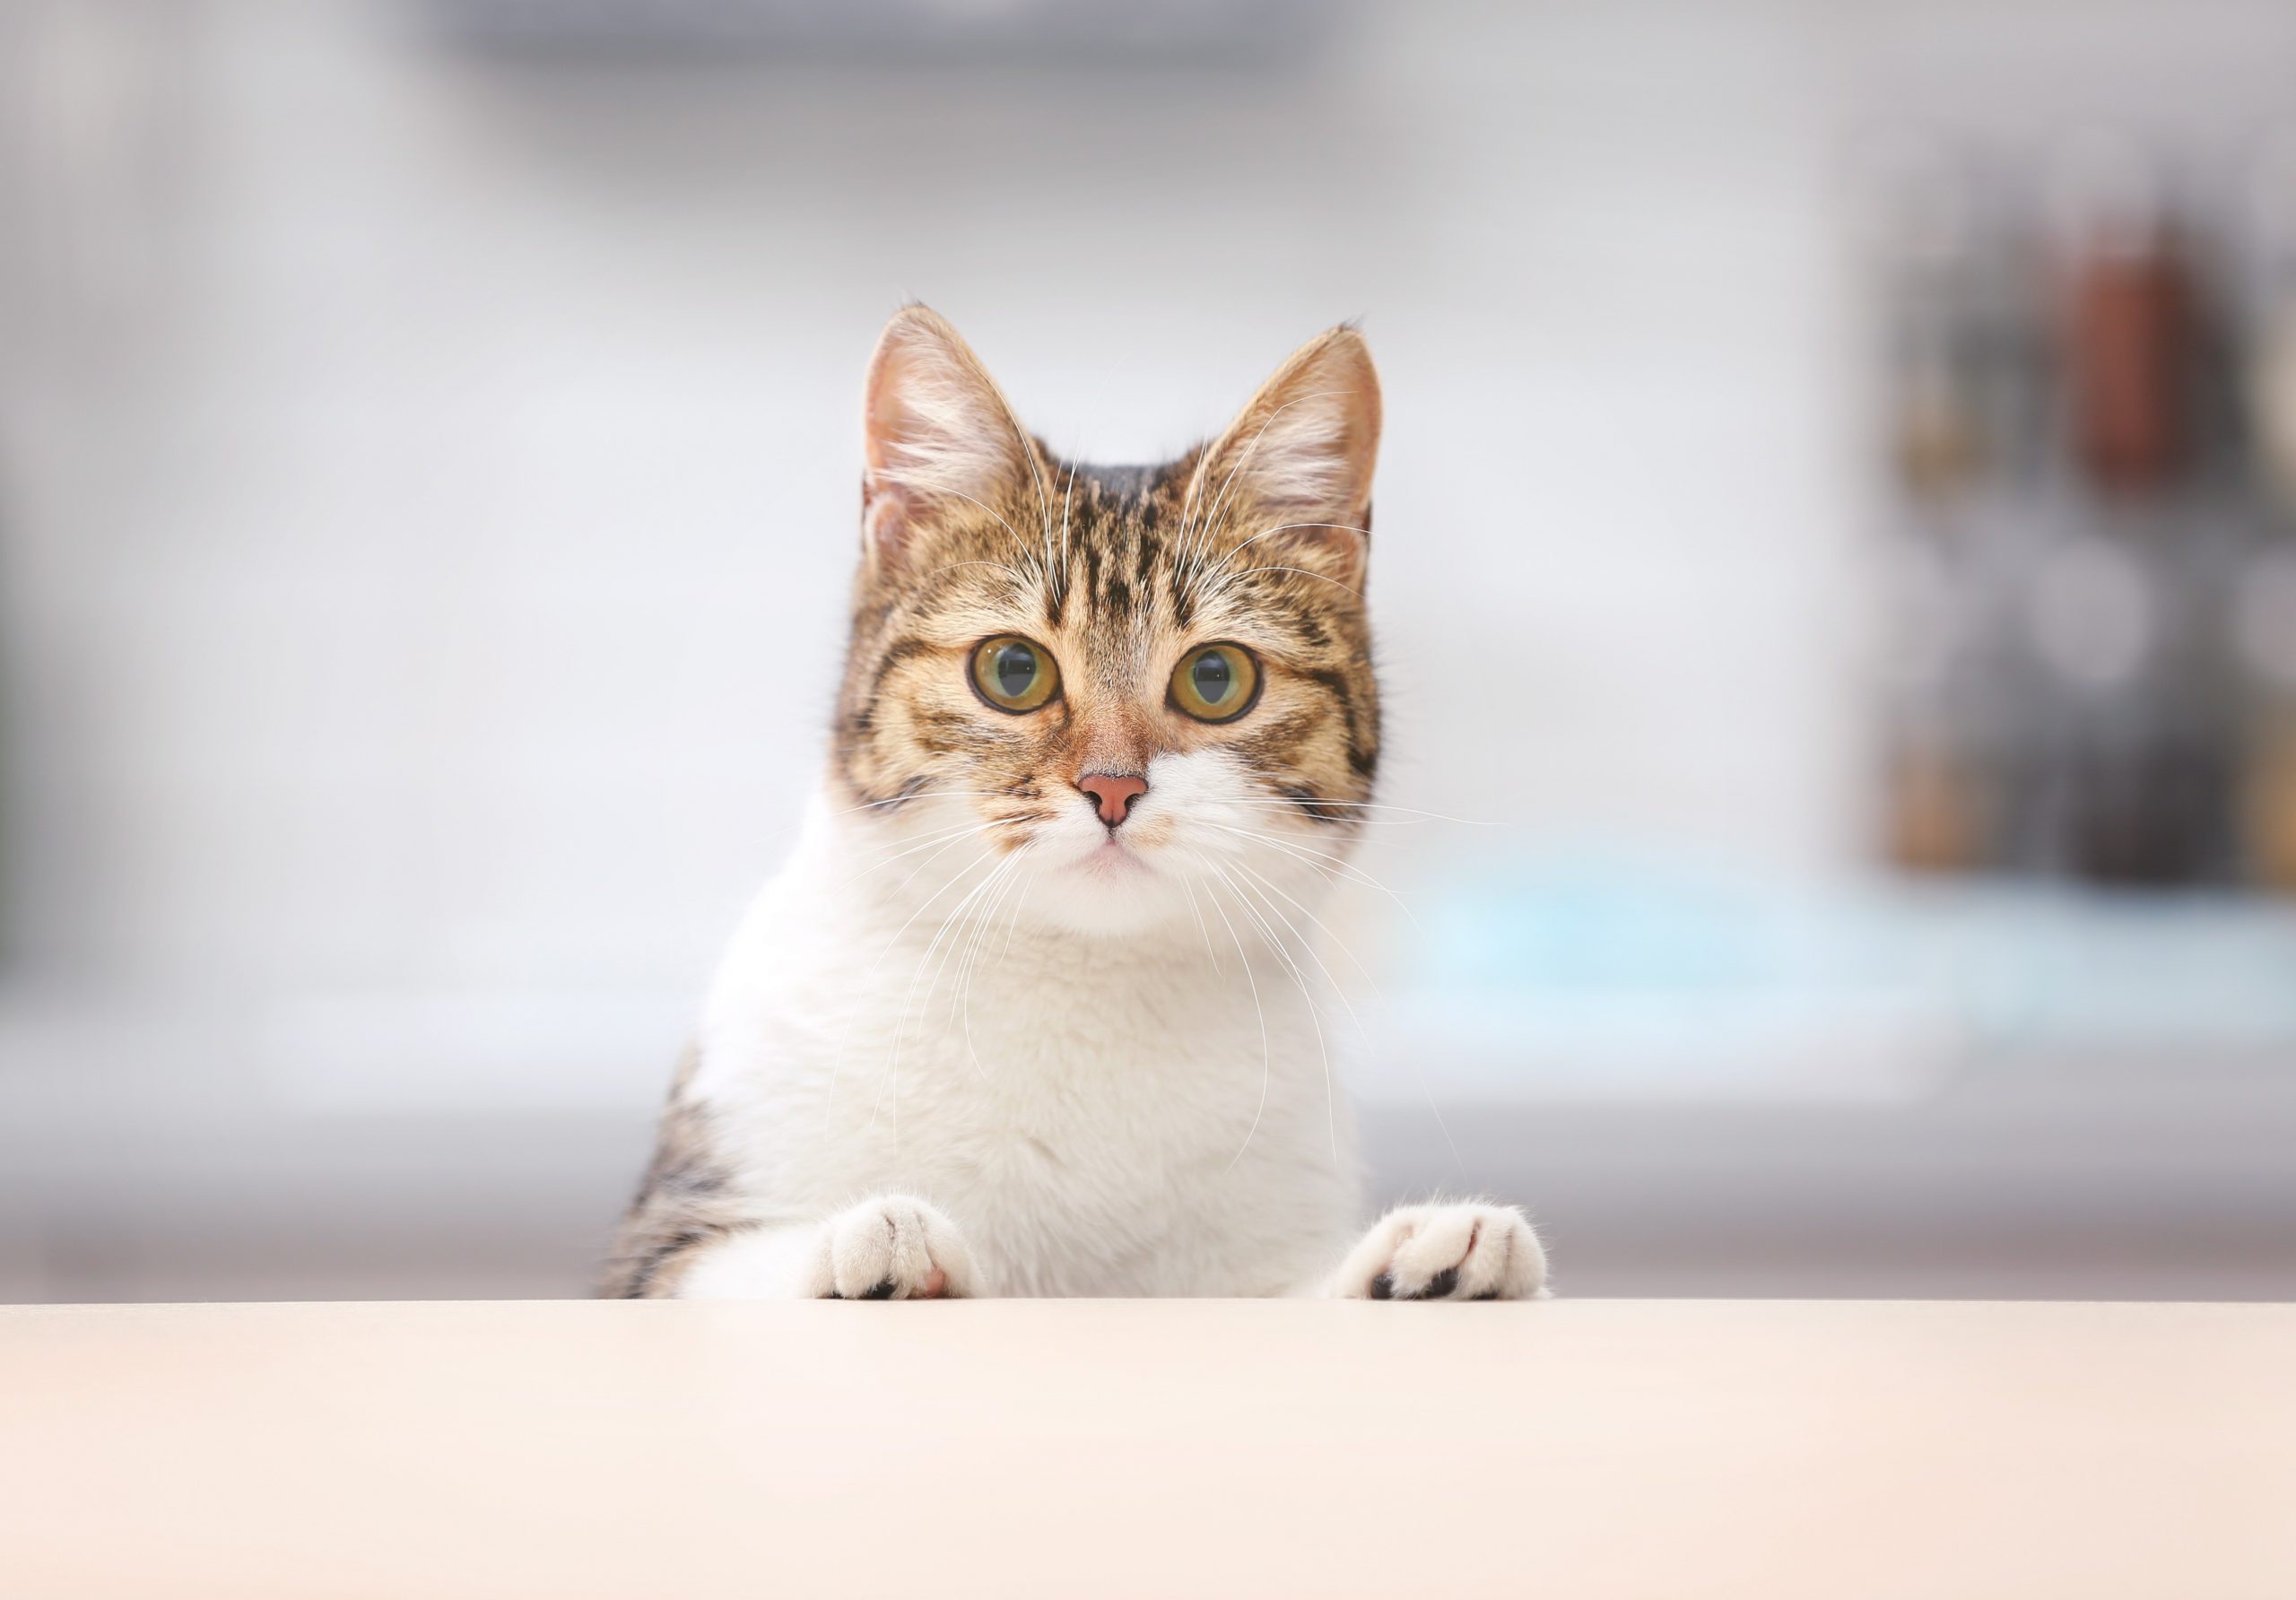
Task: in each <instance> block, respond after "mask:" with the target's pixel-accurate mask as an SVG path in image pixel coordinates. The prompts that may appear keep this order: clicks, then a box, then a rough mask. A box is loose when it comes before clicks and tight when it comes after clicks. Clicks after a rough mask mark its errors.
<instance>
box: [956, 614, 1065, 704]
mask: <svg viewBox="0 0 2296 1600" xmlns="http://www.w3.org/2000/svg"><path fill="white" fill-rule="evenodd" d="M972 686H973V687H974V688H975V689H977V690H978V691H980V698H981V699H983V700H987V702H988V703H989V704H990V705H992V706H995V707H996V709H998V710H1000V711H1016V712H1017V711H1033V710H1035V709H1037V708H1038V707H1039V706H1041V705H1043V704H1044V703H1045V702H1046V701H1047V700H1050V699H1051V698H1052V697H1053V696H1054V695H1055V694H1057V693H1058V692H1059V691H1060V669H1059V668H1058V667H1057V666H1055V665H1053V664H1052V652H1051V651H1049V650H1048V649H1046V648H1044V647H1043V646H1042V645H1039V644H1034V643H1031V641H1030V640H1028V639H1020V638H1017V637H1015V636H1014V635H1012V634H1009V633H1007V634H1000V635H999V636H998V637H996V638H995V639H983V640H981V641H980V643H979V644H978V645H977V646H975V647H974V648H973V653H972Z"/></svg>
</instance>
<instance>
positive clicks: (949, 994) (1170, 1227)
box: [603, 306, 1546, 1300]
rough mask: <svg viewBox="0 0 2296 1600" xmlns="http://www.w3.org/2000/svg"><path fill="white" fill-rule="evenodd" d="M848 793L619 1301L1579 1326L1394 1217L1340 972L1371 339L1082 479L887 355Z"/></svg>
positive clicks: (742, 1001) (1364, 705)
mask: <svg viewBox="0 0 2296 1600" xmlns="http://www.w3.org/2000/svg"><path fill="white" fill-rule="evenodd" d="M864 422H865V445H866V452H865V472H864V474H863V478H862V494H861V545H862V549H861V556H860V562H859V570H858V573H857V578H856V579H855V583H854V589H853V597H852V637H851V643H850V647H849V649H848V655H847V658H846V665H845V674H844V680H843V686H842V688H841V690H840V691H839V697H838V702H837V714H836V724H835V732H834V735H833V739H832V743H831V753H830V760H829V768H828V772H827V774H826V776H825V778H824V780H823V782H822V787H821V789H820V791H819V793H818V794H817V795H816V796H815V797H814V799H813V803H812V805H811V808H810V810H809V812H808V814H807V817H806V820H805V822H804V828H803V832H802V835H801V839H800V841H799V843H798V844H797V846H796V851H795V854H794V856H793V858H792V859H791V861H790V862H789V864H788V865H787V867H786V868H785V869H784V871H783V872H782V873H781V874H780V875H779V876H778V877H777V878H776V879H774V880H773V881H772V882H771V883H769V884H768V885H767V886H766V888H765V889H764V891H762V892H761V894H760V896H759V897H758V899H757V900H756V901H755V902H754V904H753V905H752V908H751V909H750V910H749V912H748V914H747V916H746V917H745V918H744V921H743V923H742V925H741V926H740V928H739V930H738V931H737V932H736V934H735V937H734V940H733V943H732V946H731V948H730V950H729V951H728V952H727V953H726V957H725V960H724V962H723V964H722V966H721V968H720V970H719V971H718V975H717V978H716V980H715V983H714V985H713V987H711V989H710V992H709V997H708V1000H707V1002H706V1004H705V1005H704V1008H703V1013H702V1017H701V1020H700V1029H699V1032H698V1036H697V1039H696V1040H695V1042H694V1044H693V1045H692V1047H691V1048H690V1049H689V1050H688V1051H687V1053H686V1056H685V1057H684V1059H683V1062H682V1063H681V1065H680V1067H679V1071H678V1074H677V1076H676V1081H675V1083H674V1086H673V1088H672V1090H671V1093H670V1099H669V1103H668V1105H667V1108H666V1109H665V1111H664V1113H663V1117H662V1123H661V1130H660V1135H659V1141H658V1144H657V1150H656V1152H655V1155H654V1159H653V1161H652V1163H651V1166H650V1167H649V1169H648V1172H647V1174H646V1177H645V1179H644V1183H643V1187H641V1189H640V1192H639V1196H638V1197H637V1199H636V1201H635V1202H634V1204H632V1206H631V1210H630V1213H629V1215H628V1217H627V1218H626V1219H625V1221H624V1222H623V1224H622V1230H621V1232H620V1235H619V1237H618V1239H617V1240H616V1242H615V1246H614V1248H613V1255H612V1258H611V1260H610V1262H609V1264H608V1266H607V1269H606V1274H605V1278H604V1284H603V1291H604V1293H606V1294H609V1295H613V1296H620V1297H629V1298H637V1297H651V1298H673V1297H674V1298H691V1299H712V1298H773V1297H809V1298H830V1299H848V1300H905V1299H911V1298H929V1297H935V1296H944V1295H946V1296H967V1295H1284V1294H1302V1293H1309V1294H1312V1293H1322V1294H1330V1295H1337V1296H1346V1297H1358V1298H1370V1299H1396V1300H1500V1299H1519V1298H1526V1297H1532V1296H1538V1295H1543V1294H1544V1292H1545V1280H1546V1258H1545V1255H1544V1250H1543V1249H1542V1248H1541V1245H1540V1242H1539V1239H1538V1237H1537V1235H1536V1234H1535V1232H1534V1231H1533V1230H1532V1228H1531V1226H1530V1224H1529V1223H1528V1222H1527V1221H1526V1219H1525V1217H1524V1216H1523V1214H1522V1213H1521V1212H1519V1211H1518V1210H1517V1209H1515V1208H1513V1207H1511V1206H1505V1205H1498V1204H1427V1205H1411V1206H1405V1207H1401V1208H1399V1209H1396V1210H1394V1211H1391V1212H1389V1213H1387V1215H1386V1216H1385V1217H1384V1218H1382V1219H1381V1220H1380V1221H1379V1222H1378V1223H1377V1225H1376V1226H1374V1227H1373V1228H1372V1229H1371V1230H1370V1232H1369V1233H1367V1234H1365V1235H1363V1236H1362V1237H1361V1239H1359V1240H1358V1241H1357V1242H1356V1243H1355V1244H1354V1246H1353V1248H1352V1249H1350V1248H1347V1243H1348V1232H1349V1230H1350V1228H1351V1225H1352V1223H1353V1222H1354V1219H1355V1217H1356V1214H1357V1204H1358V1202H1357V1195H1356V1189H1357V1174H1356V1166H1355V1155H1354V1142H1353V1126H1352V1118H1351V1117H1350V1115H1349V1112H1348V1109H1347V1106H1346V1103H1345V1100H1344V1096H1343V1095H1342V1094H1341V1093H1340V1092H1339V1091H1338V1089H1337V1088H1336V1086H1335V1083H1334V1079H1333V1069H1332V1064H1331V1061H1330V1057H1329V1050H1328V1044H1329V1041H1328V1040H1327V1039H1326V1029H1325V1024H1324V1022H1323V1021H1322V1020H1321V1019H1320V1017H1319V1015H1318V1006H1317V1005H1316V1004H1315V1002H1314V1001H1313V1000H1312V999H1311V998H1310V992H1311V991H1316V992H1322V991H1325V990H1326V989H1328V987H1330V975H1329V973H1328V971H1327V970H1326V969H1325V968H1324V966H1323V964H1322V957H1321V955H1320V954H1319V953H1318V952H1317V950H1316V949H1315V947H1314V945H1313V944H1312V943H1311V942H1310V938H1309V935H1311V934H1313V933H1314V932H1315V931H1316V929H1317V928H1318V926H1319V923H1318V917H1317V916H1316V913H1315V911H1314V909H1313V907H1314V906H1315V904H1316V902H1317V900H1318V898H1319V891H1321V890H1322V889H1323V888H1324V887H1325V886H1326V883H1327V882H1328V880H1330V879H1331V878H1333V877H1335V876H1336V875H1338V874H1342V873H1344V872H1346V871H1348V870H1350V868H1349V867H1348V865H1347V864H1348V858H1349V855H1350V848H1351V846H1352V843H1353V842H1354V840H1355V839H1356V837H1357V835H1358V834H1359V832H1360V831H1361V827H1362V825H1363V820H1364V819H1365V817H1366V816H1367V814H1368V812H1369V808H1370V804H1371V802H1370V796H1371V793H1372V782H1373V778H1374V776H1375V774H1376V772H1377V770H1378V760H1379V706H1378V686H1377V684H1376V683H1375V682H1374V678H1373V673H1372V662H1371V644H1370V628H1369V622H1368V619H1367V617H1366V613H1365V607H1364V602H1363V597H1362V588H1363V583H1364V577H1365V571H1366V564H1367V559H1368V556H1369V553H1370V552H1369V546H1370V491H1371V474H1372V464H1373V458H1374V457H1375V455H1376V453H1377V449H1378V438H1379V423H1380V400H1379V387H1378V377H1377V375H1376V374H1375V372H1374V370H1373V369H1372V365H1371V360H1370V352H1369V350H1368V349H1367V347H1366V345H1365V343H1364V341H1363V339H1362V337H1361V335H1360V334H1359V333H1358V332H1357V331H1356V329H1355V328H1353V327H1352V326H1340V327H1337V328H1334V329H1332V330H1331V331H1330V332H1328V333H1326V334H1325V335H1322V336H1321V337H1319V338H1318V339H1315V340H1313V341H1312V342H1310V343H1308V344H1307V345H1305V346H1303V347H1302V348H1300V350H1299V351H1298V352H1295V353H1294V354H1293V355H1292V356H1291V359H1290V360H1289V361H1286V362H1284V364H1283V367H1282V368H1281V369H1279V370H1277V372H1276V373H1275V375H1274V377H1273V378H1271V379H1269V380H1268V382H1267V383H1266V384H1265V386H1263V387H1261V389H1260V390H1259V392H1258V393H1257V395H1255V396H1253V397H1252V399H1251V401H1250V403H1249V404H1247V405H1246V406H1245V407H1244V409H1243V411H1242V413H1240V414H1239V416H1238V417H1237V419H1236V420H1235V422H1233V423H1232V424H1231V426H1230V427H1229V428H1228V430H1227V431H1226V432H1224V433H1223V434H1222V435H1220V436H1219V437H1218V438H1217V439H1213V441H1212V442H1211V443H1209V444H1207V445H1204V446H1201V447H1199V448H1196V449H1193V450H1191V451H1189V452H1188V453H1187V454H1186V455H1184V456H1182V457H1179V458H1178V460H1176V461H1172V462H1170V463H1167V464H1165V465H1161V466H1152V467H1095V466H1090V465H1084V464H1083V463H1079V462H1073V461H1065V460H1063V459H1060V458H1059V457H1056V456H1054V455H1053V454H1052V453H1051V451H1050V450H1049V449H1048V448H1046V446H1045V445H1044V444H1043V443H1042V442H1041V441H1040V440H1039V439H1037V438H1035V437H1033V436H1032V435H1031V434H1029V433H1027V432H1025V431H1023V430H1022V428H1021V426H1020V424H1019V423H1018V422H1017V421H1015V419H1014V416H1013V411H1012V408H1011V407H1010V406H1009V405H1008V404H1006V402H1005V397H1004V395H1003V394H1002V392H1001V391H1000V390H999V389H998V387H996V383H995V382H994V381H993V380H992V379H991V378H989V376H988V373H987V370H986V369H985V368H984V367H983V366H982V365H981V363H980V361H979V360H978V357H976V356H975V355H974V353H973V352H972V350H971V349H970V347H969V346H968V345H967V344H966V343H965V342H964V341H963V340H962V339H961V338H960V337H959V336H958V335H957V333H956V331H955V329H953V328H952V327H951V326H949V324H948V323H946V322H945V321H944V320H943V319H942V318H941V317H938V316H936V315H935V314H934V313H933V312H931V311H929V310H927V309H925V308H923V307H921V306H911V307H909V308H907V309H903V310H902V311H900V313H899V314H898V315H897V316H895V317H893V319H892V320H891V323H890V324H889V325H888V326H887V327H886V329H885V331H884V333H883V336H882V337H881V338H880V340H879V342H878V344H877V348H876V352H875V354H874V357H873V359H872V360H871V362H870V365H869V369H868V378H867V383H866V388H865V415H864Z"/></svg>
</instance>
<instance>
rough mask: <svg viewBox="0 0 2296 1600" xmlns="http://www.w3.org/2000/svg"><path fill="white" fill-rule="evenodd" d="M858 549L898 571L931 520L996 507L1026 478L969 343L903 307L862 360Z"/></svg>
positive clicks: (1027, 457) (997, 394)
mask: <svg viewBox="0 0 2296 1600" xmlns="http://www.w3.org/2000/svg"><path fill="white" fill-rule="evenodd" d="M864 419H865V431H866V438H867V459H868V470H867V472H866V473H865V474H863V476H862V480H861V543H862V550H863V553H864V557H865V559H866V560H867V561H870V562H872V563H873V564H878V563H882V564H889V565H895V566H897V565H898V564H899V563H900V560H901V558H902V556H903V555H904V554H906V553H907V552H908V551H909V548H910V547H911V546H912V545H914V544H915V543H916V542H917V540H918V538H919V537H920V536H921V535H923V534H924V533H925V532H926V531H927V530H929V529H930V527H931V526H932V523H933V519H934V517H935V516H936V515H939V514H943V513H945V512H947V511H949V510H951V509H961V508H962V507H963V506H965V505H966V504H968V503H970V505H973V506H977V507H979V508H982V509H987V510H988V511H989V512H990V514H991V515H1000V516H1001V515H1002V513H1001V512H998V511H997V510H996V507H997V506H998V505H999V504H1000V502H1002V501H1004V500H1006V499H1007V498H1008V497H1009V496H1011V495H1012V494H1013V492H1015V491H1017V490H1019V489H1020V488H1021V487H1022V485H1023V484H1025V483H1028V481H1029V474H1030V470H1031V452H1032V450H1033V446H1031V444H1030V443H1029V442H1028V440H1027V439H1026V437H1025V436H1024V435H1023V434H1022V431H1021V427H1020V424H1019V423H1018V422H1015V421H1014V420H1013V411H1012V407H1011V406H1010V405H1008V404H1006V403H1005V396H1004V394H1003V392H1002V391H1000V390H999V389H998V388H997V387H996V380H995V379H993V378H990V377H989V376H988V370H987V368H985V367H983V366H982V365H981V364H980V358H979V357H978V356H977V355H975V354H973V352H972V347H971V346H970V345H969V344H967V343H965V342H964V340H963V339H961V338H960V337H959V336H958V335H957V330H956V329H954V328H952V327H951V326H949V325H948V323H947V322H945V321H944V320H943V319H942V318H941V317H939V316H938V315H936V314H935V313H934V312H932V311H929V310H927V309H926V308H924V307H923V306H904V307H903V308H902V309H900V311H899V312H898V313H896V314H895V316H894V317H893V319H892V320H891V322H889V323H887V324H886V325H885V331H884V333H883V335H880V336H879V337H878V340H877V351H876V353H875V354H874V355H873V356H871V357H870V358H869V383H868V390H867V401H866V409H865V413H864Z"/></svg>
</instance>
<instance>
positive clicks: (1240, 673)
mask: <svg viewBox="0 0 2296 1600" xmlns="http://www.w3.org/2000/svg"><path fill="white" fill-rule="evenodd" d="M1258 698H1259V663H1258V662H1257V661H1255V660H1253V659H1252V654H1251V652H1250V651H1249V650H1247V649H1245V648H1244V647H1243V646H1241V645H1201V646H1198V647H1197V648H1195V649H1193V650H1190V651H1189V652H1188V653H1187V655H1185V656H1183V657H1180V664H1179V665H1178V666H1176V667H1174V668H1173V669H1172V704H1174V705H1176V706H1178V708H1179V709H1181V710H1183V711H1185V712H1187V714H1188V715H1189V716H1190V717H1195V718H1196V720H1197V721H1198V722H1231V721H1233V720H1234V719H1235V718H1237V717H1241V716H1242V715H1243V714H1244V713H1245V712H1247V711H1248V710H1250V709H1252V701H1254V700H1257V699H1258Z"/></svg>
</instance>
